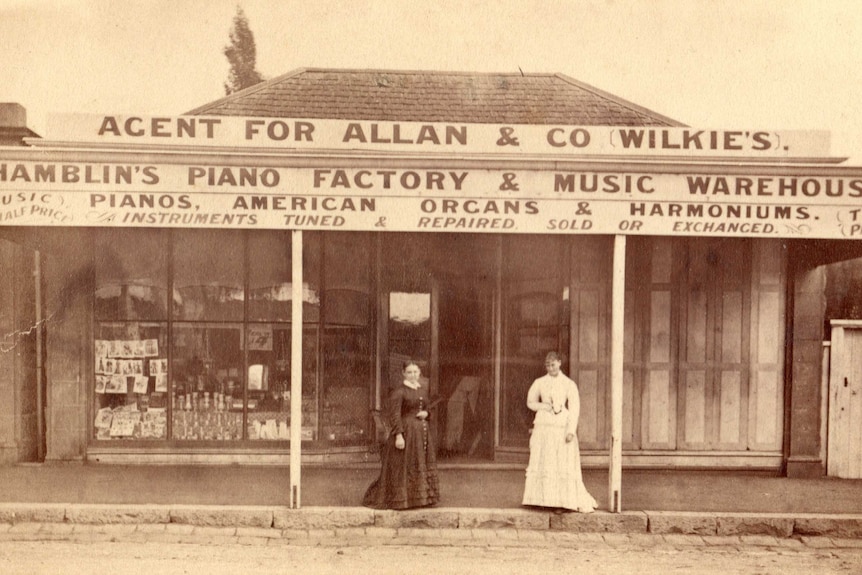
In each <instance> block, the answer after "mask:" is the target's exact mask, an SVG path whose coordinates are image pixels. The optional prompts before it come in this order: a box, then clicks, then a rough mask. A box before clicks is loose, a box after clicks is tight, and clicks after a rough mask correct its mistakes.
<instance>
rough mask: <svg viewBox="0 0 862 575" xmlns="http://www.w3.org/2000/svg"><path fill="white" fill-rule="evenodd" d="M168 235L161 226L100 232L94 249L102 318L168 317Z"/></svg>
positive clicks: (99, 315)
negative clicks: (166, 246) (162, 230)
mask: <svg viewBox="0 0 862 575" xmlns="http://www.w3.org/2000/svg"><path fill="white" fill-rule="evenodd" d="M166 238H167V236H166V234H165V233H164V232H161V231H159V230H136V231H134V232H131V233H130V232H129V231H128V230H105V231H102V232H100V233H99V234H97V236H96V242H95V245H94V246H93V252H94V261H95V268H96V302H95V305H96V317H97V318H98V319H102V320H165V319H167V315H168V313H167V287H168V266H167V250H166V249H165V244H166Z"/></svg>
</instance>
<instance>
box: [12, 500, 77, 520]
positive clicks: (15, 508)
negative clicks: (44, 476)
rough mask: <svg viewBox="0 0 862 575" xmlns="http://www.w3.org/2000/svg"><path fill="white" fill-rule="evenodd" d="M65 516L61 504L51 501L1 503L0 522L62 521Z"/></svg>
mask: <svg viewBox="0 0 862 575" xmlns="http://www.w3.org/2000/svg"><path fill="white" fill-rule="evenodd" d="M65 518H66V510H65V508H64V506H63V505H57V504H51V503H2V504H0V523H12V524H15V523H62V522H63V520H64V519H65Z"/></svg>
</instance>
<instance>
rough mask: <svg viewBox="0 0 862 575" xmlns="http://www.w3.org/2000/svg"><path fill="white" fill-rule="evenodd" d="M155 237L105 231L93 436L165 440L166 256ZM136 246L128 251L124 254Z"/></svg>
mask: <svg viewBox="0 0 862 575" xmlns="http://www.w3.org/2000/svg"><path fill="white" fill-rule="evenodd" d="M164 244H165V234H164V233H161V232H159V231H158V230H142V231H139V232H134V233H129V231H128V230H106V231H104V232H103V233H100V234H98V235H97V237H96V240H95V244H94V246H93V254H94V267H95V275H96V278H95V280H96V292H95V316H96V323H95V337H94V339H95V341H94V345H93V349H94V351H95V354H94V360H93V379H92V385H93V389H94V394H93V398H94V404H93V417H94V420H93V436H94V437H95V438H96V439H99V440H123V439H133V440H142V439H153V440H155V439H165V438H166V437H167V425H166V422H167V400H166V398H167V392H168V381H167V379H168V373H167V370H168V359H167V358H168V356H167V322H166V320H167V305H166V304H167V287H168V278H167V265H166V261H167V257H166V255H165V249H164ZM130 246H134V249H130Z"/></svg>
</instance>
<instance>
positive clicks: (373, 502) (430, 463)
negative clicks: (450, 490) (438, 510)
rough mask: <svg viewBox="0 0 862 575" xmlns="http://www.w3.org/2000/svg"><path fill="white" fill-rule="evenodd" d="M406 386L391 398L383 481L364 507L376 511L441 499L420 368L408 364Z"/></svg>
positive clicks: (376, 484)
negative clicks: (420, 380)
mask: <svg viewBox="0 0 862 575" xmlns="http://www.w3.org/2000/svg"><path fill="white" fill-rule="evenodd" d="M402 374H403V376H404V383H403V384H402V385H398V386H395V388H394V389H393V390H392V393H391V394H390V395H389V403H388V405H387V409H386V413H387V420H388V421H389V427H390V432H389V436H388V437H387V438H386V444H385V445H384V447H383V452H382V455H381V461H382V467H381V470H380V477H378V478H377V480H376V481H375V482H374V483H372V484H371V486H370V487H369V488H368V490H367V491H366V492H365V497H364V498H363V499H362V504H363V505H365V506H366V507H373V508H374V509H409V508H411V507H426V506H428V505H434V504H436V503H437V501H438V500H439V499H440V492H439V487H438V480H437V462H436V458H435V453H436V451H435V446H434V435H433V433H432V432H431V429H430V428H429V423H428V389H427V388H426V387H424V386H423V385H422V384H421V383H420V382H419V374H420V370H419V366H418V365H416V363H414V362H412V361H410V362H405V363H404V367H403V370H402Z"/></svg>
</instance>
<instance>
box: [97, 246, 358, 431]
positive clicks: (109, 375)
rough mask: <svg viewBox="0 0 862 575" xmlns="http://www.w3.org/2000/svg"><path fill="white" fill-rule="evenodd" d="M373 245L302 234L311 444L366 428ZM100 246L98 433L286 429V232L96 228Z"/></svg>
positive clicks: (305, 402) (305, 422) (305, 414)
mask: <svg viewBox="0 0 862 575" xmlns="http://www.w3.org/2000/svg"><path fill="white" fill-rule="evenodd" d="M372 245H373V244H372V241H371V237H370V235H366V234H333V235H332V238H331V239H330V238H329V237H327V238H326V239H324V238H323V236H321V235H320V234H315V233H306V234H305V235H304V238H303V246H304V249H303V290H302V293H303V297H302V300H303V301H302V304H303V322H304V325H303V381H302V388H303V392H302V398H301V399H300V401H301V402H302V426H301V428H302V431H301V433H302V440H303V441H319V442H324V443H326V442H337V443H340V444H345V443H347V444H362V443H363V442H364V441H365V438H366V436H367V433H366V430H367V426H368V414H369V409H370V396H371V392H370V390H371V389H372V385H373V377H372V375H373V374H372V366H373V361H372V359H373V358H372V356H371V354H372V345H371V342H373V337H372V323H371V318H372V310H371V301H372V299H371V296H370V294H371V285H372V278H373V273H372V269H373V266H372V262H373V258H372V253H373V250H372ZM132 247H134V249H132ZM94 254H95V255H94V262H95V281H96V290H95V307H94V313H95V320H96V334H95V337H94V340H93V350H94V367H93V372H92V378H93V379H92V386H93V387H92V389H93V398H94V403H93V410H92V417H93V438H94V439H95V440H99V441H110V440H174V441H190V442H200V441H216V442H226V441H241V440H253V441H261V440H266V441H288V440H289V438H290V406H291V400H292V399H295V398H291V391H290V390H291V381H290V378H291V372H290V353H291V351H290V350H291V346H290V337H291V329H290V319H291V307H292V305H293V302H292V297H293V289H292V270H291V236H290V234H289V233H284V232H277V231H225V230H173V231H172V230H122V231H116V230H98V231H97V232H96V233H95V241H94ZM323 261H327V262H329V263H328V267H327V269H326V272H325V273H324V271H323V270H324V268H323V265H322V262H323ZM327 288H328V289H327ZM168 294H171V295H170V298H169V297H168ZM324 294H326V295H324ZM327 298H328V300H329V301H330V304H331V311H329V312H327V314H325V317H324V314H323V313H321V311H322V307H321V306H322V300H323V299H327ZM322 346H323V347H322ZM319 358H326V360H325V361H324V362H323V365H320V361H321V360H320V359H319ZM323 381H325V384H322V382H323Z"/></svg>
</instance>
